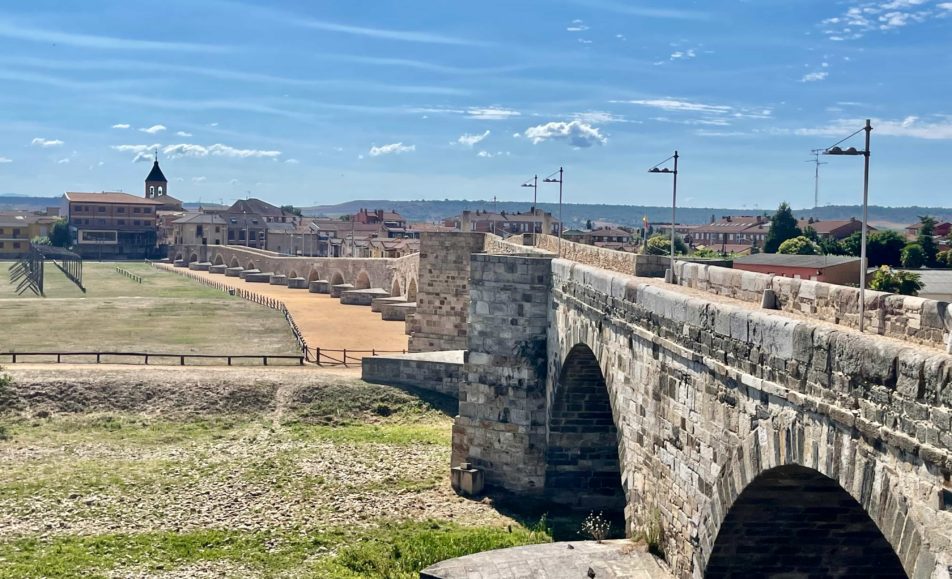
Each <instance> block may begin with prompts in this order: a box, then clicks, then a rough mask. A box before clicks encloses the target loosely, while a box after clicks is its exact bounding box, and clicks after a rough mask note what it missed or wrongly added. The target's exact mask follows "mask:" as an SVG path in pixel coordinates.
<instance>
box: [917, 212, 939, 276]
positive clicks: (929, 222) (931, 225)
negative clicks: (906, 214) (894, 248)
mask: <svg viewBox="0 0 952 579" xmlns="http://www.w3.org/2000/svg"><path fill="white" fill-rule="evenodd" d="M935 223H936V222H935V219H933V218H932V217H930V216H928V215H922V216H920V217H919V236H918V237H917V238H916V243H917V244H919V247H921V248H922V253H923V256H924V259H923V261H924V264H925V265H926V267H935V256H936V254H938V253H939V248H938V247H937V246H936V243H935V238H934V235H935Z"/></svg>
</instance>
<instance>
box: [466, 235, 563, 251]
mask: <svg viewBox="0 0 952 579" xmlns="http://www.w3.org/2000/svg"><path fill="white" fill-rule="evenodd" d="M485 235H486V238H485V244H484V246H483V249H484V251H485V252H486V253H491V254H493V255H540V256H545V255H548V256H551V255H552V252H550V251H548V250H546V249H542V248H540V247H535V246H533V245H532V241H533V240H532V236H531V235H513V236H512V237H507V238H506V239H503V238H502V237H499V236H498V235H493V234H491V233H487V234H485Z"/></svg>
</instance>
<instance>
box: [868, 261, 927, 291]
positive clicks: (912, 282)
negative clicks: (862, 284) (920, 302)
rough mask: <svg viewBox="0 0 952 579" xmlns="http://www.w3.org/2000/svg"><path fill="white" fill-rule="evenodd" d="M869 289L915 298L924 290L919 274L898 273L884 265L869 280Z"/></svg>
mask: <svg viewBox="0 0 952 579" xmlns="http://www.w3.org/2000/svg"><path fill="white" fill-rule="evenodd" d="M869 289H874V290H876V291H881V292H891V293H896V294H902V295H905V296H914V295H918V294H919V290H921V289H922V278H921V276H920V275H919V274H918V273H915V272H911V271H896V270H894V269H892V268H891V267H889V266H888V265H883V266H881V267H880V268H879V269H877V270H876V272H875V273H873V275H872V277H870V278H869Z"/></svg>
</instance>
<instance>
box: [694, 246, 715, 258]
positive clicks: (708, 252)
mask: <svg viewBox="0 0 952 579" xmlns="http://www.w3.org/2000/svg"><path fill="white" fill-rule="evenodd" d="M691 256H692V257H700V258H705V259H707V258H712V257H720V256H721V254H720V253H718V252H717V251H715V250H713V249H711V248H710V247H704V248H701V249H695V250H694V253H693V254H692V255H691Z"/></svg>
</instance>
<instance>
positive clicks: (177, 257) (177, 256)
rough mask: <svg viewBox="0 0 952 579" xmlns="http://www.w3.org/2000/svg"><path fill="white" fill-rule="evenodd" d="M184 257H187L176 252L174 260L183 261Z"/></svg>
mask: <svg viewBox="0 0 952 579" xmlns="http://www.w3.org/2000/svg"><path fill="white" fill-rule="evenodd" d="M183 259H185V258H184V257H183V256H182V254H181V253H176V254H175V259H174V260H173V261H182V260H183Z"/></svg>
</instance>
